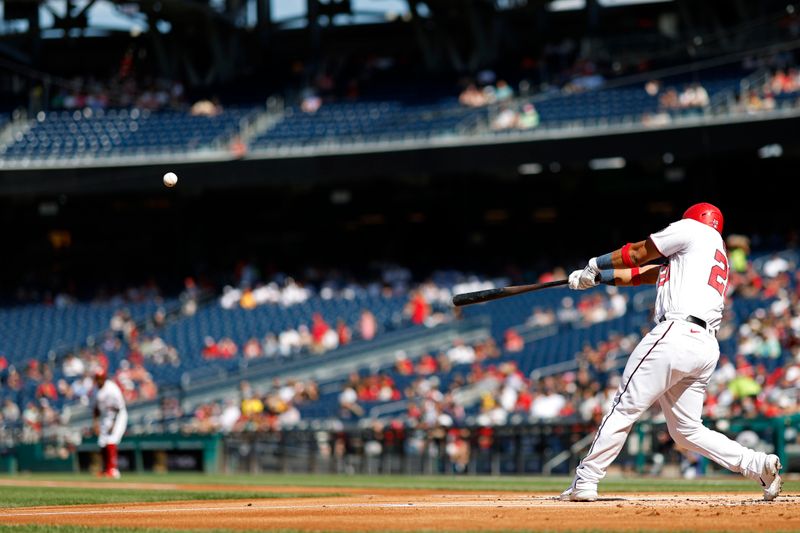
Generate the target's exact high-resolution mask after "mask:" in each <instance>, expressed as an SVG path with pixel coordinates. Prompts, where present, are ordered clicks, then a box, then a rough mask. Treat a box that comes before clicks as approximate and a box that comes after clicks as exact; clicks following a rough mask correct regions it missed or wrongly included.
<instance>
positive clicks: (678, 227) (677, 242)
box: [650, 220, 692, 257]
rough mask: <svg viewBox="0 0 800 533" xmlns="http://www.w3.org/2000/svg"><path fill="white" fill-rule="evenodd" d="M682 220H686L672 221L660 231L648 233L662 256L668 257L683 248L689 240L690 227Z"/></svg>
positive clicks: (690, 235) (690, 236)
mask: <svg viewBox="0 0 800 533" xmlns="http://www.w3.org/2000/svg"><path fill="white" fill-rule="evenodd" d="M683 222H686V221H684V220H680V221H678V222H673V223H672V224H670V225H669V226H667V227H666V228H664V229H662V230H661V231H659V232H657V233H653V234H652V235H650V240H652V241H653V244H655V245H656V248H657V249H658V251H659V253H660V254H661V255H663V256H664V257H669V256H671V255H675V254H677V253H679V252H681V251H683V250H685V249H686V248H687V247H688V245H689V243H690V242H691V239H692V232H691V228H690V227H687V225H686V224H684V223H683Z"/></svg>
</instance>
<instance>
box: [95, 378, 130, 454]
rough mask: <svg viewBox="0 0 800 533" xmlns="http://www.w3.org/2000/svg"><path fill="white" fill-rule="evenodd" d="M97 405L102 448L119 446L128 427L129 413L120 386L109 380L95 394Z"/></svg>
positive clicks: (99, 439)
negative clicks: (108, 445) (107, 445)
mask: <svg viewBox="0 0 800 533" xmlns="http://www.w3.org/2000/svg"><path fill="white" fill-rule="evenodd" d="M95 404H96V405H97V409H98V411H99V412H100V435H99V436H98V443H99V444H100V446H105V445H106V444H119V441H120V440H121V439H122V435H123V433H125V427H126V426H127V425H128V411H127V409H126V407H125V398H124V397H123V396H122V391H121V390H120V388H119V386H118V385H117V384H116V383H114V382H113V381H111V380H110V379H107V380H106V381H105V383H103V386H102V387H101V388H100V389H99V390H98V391H97V393H96V394H95Z"/></svg>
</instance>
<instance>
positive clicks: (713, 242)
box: [650, 218, 728, 330]
mask: <svg viewBox="0 0 800 533" xmlns="http://www.w3.org/2000/svg"><path fill="white" fill-rule="evenodd" d="M650 239H652V241H653V244H655V245H656V248H658V251H659V252H661V255H663V256H664V257H667V258H669V263H668V264H666V265H664V266H662V267H661V270H660V271H659V274H658V292H657V295H656V303H655V314H654V318H655V320H656V321H658V319H659V318H661V317H662V316H664V315H668V314H669V313H676V314H684V315H693V316H696V317H697V318H701V319H703V320H705V321H706V324H708V327H709V328H711V329H713V330H717V329H719V325H720V322H721V321H722V308H723V306H724V300H725V290H726V288H727V284H728V257H727V255H726V251H725V243H724V242H723V240H722V236H721V235H720V234H719V232H718V231H717V230H715V229H713V228H711V227H709V226H707V225H705V224H703V223H702V222H698V221H696V220H693V219H690V218H686V219H683V220H679V221H677V222H673V223H672V224H670V225H669V226H667V227H666V228H665V229H663V230H661V231H659V232H658V233H653V234H652V235H650Z"/></svg>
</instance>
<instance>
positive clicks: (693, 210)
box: [683, 202, 725, 234]
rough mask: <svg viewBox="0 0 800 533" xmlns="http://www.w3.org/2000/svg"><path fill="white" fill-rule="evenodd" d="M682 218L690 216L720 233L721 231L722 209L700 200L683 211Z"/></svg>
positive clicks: (722, 221)
mask: <svg viewBox="0 0 800 533" xmlns="http://www.w3.org/2000/svg"><path fill="white" fill-rule="evenodd" d="M683 218H691V219H693V220H696V221H698V222H702V223H703V224H705V225H706V226H711V227H712V228H714V229H715V230H717V231H718V232H720V234H721V233H722V224H723V223H724V222H725V220H724V219H723V218H722V211H720V210H719V208H717V207H716V206H714V205H711V204H708V203H705V202H702V203H699V204H694V205H693V206H692V207H690V208H689V209H687V210H686V212H685V213H683Z"/></svg>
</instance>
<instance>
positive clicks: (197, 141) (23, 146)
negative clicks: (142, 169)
mask: <svg viewBox="0 0 800 533" xmlns="http://www.w3.org/2000/svg"><path fill="white" fill-rule="evenodd" d="M254 112H255V110H254V108H248V107H245V108H231V109H226V110H225V111H224V112H223V113H221V114H220V115H217V116H213V117H206V116H191V115H189V114H188V113H182V112H175V111H160V112H150V111H148V110H139V109H110V110H106V111H103V110H97V111H91V110H84V111H51V112H44V111H43V112H40V113H39V114H38V115H37V117H36V118H35V119H34V120H33V121H32V123H31V124H30V126H29V127H28V128H27V130H24V131H22V132H19V133H17V134H16V137H15V139H14V142H12V143H11V144H9V145H8V146H5V147H0V154H1V155H2V157H3V158H7V159H71V158H81V157H85V156H92V157H106V156H110V155H114V156H120V155H125V156H133V155H154V154H159V153H161V154H168V153H174V152H176V151H188V150H201V149H203V148H208V147H210V146H213V145H214V143H216V142H219V141H224V140H226V139H228V138H230V137H231V136H232V135H234V134H236V133H238V132H239V123H240V121H241V120H242V119H243V118H245V117H247V116H248V115H250V114H251V113H254Z"/></svg>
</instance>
